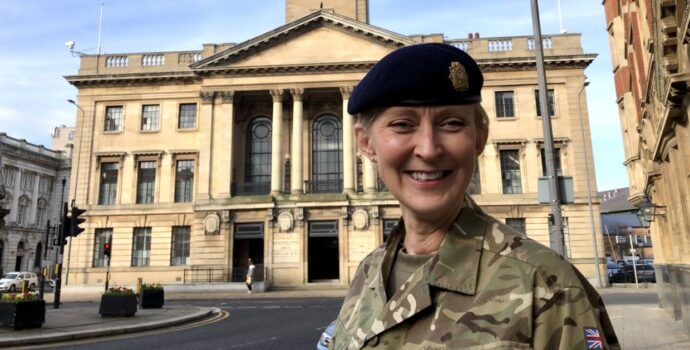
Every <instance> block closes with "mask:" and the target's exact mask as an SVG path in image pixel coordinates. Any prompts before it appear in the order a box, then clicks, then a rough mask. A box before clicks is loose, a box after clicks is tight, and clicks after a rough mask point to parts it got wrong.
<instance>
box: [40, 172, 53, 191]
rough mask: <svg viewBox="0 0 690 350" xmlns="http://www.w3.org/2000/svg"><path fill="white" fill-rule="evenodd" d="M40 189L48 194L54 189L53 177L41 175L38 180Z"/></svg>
mask: <svg viewBox="0 0 690 350" xmlns="http://www.w3.org/2000/svg"><path fill="white" fill-rule="evenodd" d="M38 191H39V192H40V193H45V194H48V193H50V192H52V191H53V177H52V176H41V178H40V179H39V180H38Z"/></svg>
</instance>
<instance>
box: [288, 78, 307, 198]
mask: <svg viewBox="0 0 690 350" xmlns="http://www.w3.org/2000/svg"><path fill="white" fill-rule="evenodd" d="M290 93H291V94H292V101H293V102H292V152H291V153H292V156H291V157H292V162H291V163H290V172H291V173H292V174H290V191H291V192H292V194H300V193H302V149H303V147H302V128H303V124H304V108H303V107H304V106H303V103H302V94H304V89H292V90H290Z"/></svg>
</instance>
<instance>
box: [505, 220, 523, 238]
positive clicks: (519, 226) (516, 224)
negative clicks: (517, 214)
mask: <svg viewBox="0 0 690 350" xmlns="http://www.w3.org/2000/svg"><path fill="white" fill-rule="evenodd" d="M506 225H508V226H510V227H512V228H514V229H515V231H517V232H520V233H522V234H523V235H525V234H527V230H525V218H507V219H506Z"/></svg>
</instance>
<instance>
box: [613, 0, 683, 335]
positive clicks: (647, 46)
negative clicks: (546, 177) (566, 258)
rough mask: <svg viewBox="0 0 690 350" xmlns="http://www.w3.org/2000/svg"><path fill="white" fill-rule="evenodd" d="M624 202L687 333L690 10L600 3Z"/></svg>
mask: <svg viewBox="0 0 690 350" xmlns="http://www.w3.org/2000/svg"><path fill="white" fill-rule="evenodd" d="M603 4H604V10H605V12H606V20H607V29H608V32H609V34H610V44H611V57H612V64H613V74H614V78H615V82H616V94H617V98H618V106H619V112H620V120H621V129H622V131H623V142H624V146H625V155H626V161H625V165H626V166H627V167H628V177H629V179H630V197H629V201H630V203H631V204H633V205H635V206H645V205H647V206H649V205H651V206H653V207H656V212H655V215H654V216H652V219H653V221H651V222H650V223H649V224H650V225H649V229H650V231H651V235H652V240H653V242H654V266H655V269H656V272H657V286H658V287H659V288H658V289H659V296H660V298H659V299H660V305H661V306H662V307H663V308H665V309H667V310H668V311H669V313H670V314H671V315H672V316H673V317H674V318H675V319H676V320H681V319H682V320H683V323H684V325H685V327H686V329H688V330H690V311H689V309H688V308H689V307H690V305H689V303H690V296H689V295H688V290H690V289H689V288H690V206H688V203H690V182H689V181H688V176H690V131H689V130H688V106H690V94H688V91H690V52H688V40H690V31H689V30H688V27H689V26H690V5H689V4H688V3H687V1H684V0H683V1H674V0H670V1H664V0H646V1H630V0H606V1H604V3H603Z"/></svg>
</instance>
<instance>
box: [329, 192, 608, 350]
mask: <svg viewBox="0 0 690 350" xmlns="http://www.w3.org/2000/svg"><path fill="white" fill-rule="evenodd" d="M467 198H468V199H467V201H466V202H467V204H466V206H465V207H464V208H463V209H462V210H461V212H460V214H459V215H458V217H457V219H456V220H455V223H454V224H453V225H452V227H451V229H450V230H449V232H448V235H447V236H446V239H445V240H444V242H443V244H442V245H441V247H440V249H439V252H438V254H437V255H435V256H434V257H432V258H431V259H430V260H429V261H427V262H426V263H425V264H424V265H422V266H421V267H420V268H419V269H418V270H417V271H416V272H414V273H413V274H412V276H410V278H409V279H408V280H407V281H406V282H405V283H403V285H402V286H401V287H400V289H399V290H398V291H397V293H396V294H395V295H393V296H392V297H390V298H386V295H385V290H386V281H384V276H388V275H389V272H390V269H391V266H392V264H393V257H394V254H395V250H396V249H397V248H398V246H399V243H400V242H401V239H402V238H403V236H404V232H403V229H402V228H401V226H402V225H401V223H399V224H398V225H397V226H396V228H395V229H394V230H393V232H392V233H391V236H390V238H389V239H388V241H387V242H386V244H385V245H384V246H382V247H379V248H377V249H376V250H374V251H373V252H372V253H370V254H369V255H368V256H367V257H366V258H364V260H363V261H362V262H361V264H360V266H359V268H358V270H357V273H356V275H355V277H354V279H353V281H352V284H351V287H350V291H349V293H348V295H347V297H346V298H345V301H344V303H343V306H342V309H341V310H340V314H339V316H338V320H337V325H336V329H335V332H334V337H333V341H332V342H331V345H330V348H331V349H336V350H342V349H362V348H369V347H371V348H376V347H378V348H387V349H618V348H619V345H618V340H617V338H616V335H615V333H614V331H613V327H612V325H611V322H610V321H609V318H608V315H607V313H606V309H605V308H604V306H603V304H602V302H601V298H600V297H599V294H598V293H597V292H596V291H595V290H594V288H592V286H591V285H590V284H589V283H588V282H587V280H586V279H585V278H584V277H583V276H582V275H581V274H580V273H579V272H578V271H577V270H576V269H575V268H574V267H573V266H572V265H571V264H570V263H568V262H567V261H565V260H564V259H563V258H562V257H561V256H560V255H558V254H556V253H555V252H553V251H552V250H551V249H549V248H546V247H544V246H542V245H541V244H539V243H536V242H534V241H533V240H531V239H528V238H526V237H524V236H523V235H521V234H520V233H518V232H516V231H515V230H513V229H512V228H510V227H508V226H506V225H505V224H503V223H501V222H499V221H498V220H496V219H494V218H492V217H490V216H488V215H486V214H485V213H484V212H483V211H482V210H481V209H479V207H478V206H477V205H476V204H474V202H473V201H472V200H471V199H469V197H467ZM384 271H385V273H383V272H384ZM597 346H599V347H597Z"/></svg>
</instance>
